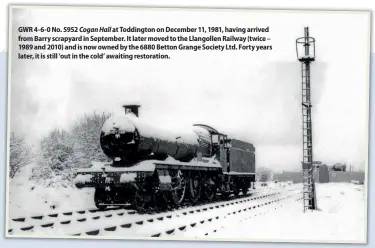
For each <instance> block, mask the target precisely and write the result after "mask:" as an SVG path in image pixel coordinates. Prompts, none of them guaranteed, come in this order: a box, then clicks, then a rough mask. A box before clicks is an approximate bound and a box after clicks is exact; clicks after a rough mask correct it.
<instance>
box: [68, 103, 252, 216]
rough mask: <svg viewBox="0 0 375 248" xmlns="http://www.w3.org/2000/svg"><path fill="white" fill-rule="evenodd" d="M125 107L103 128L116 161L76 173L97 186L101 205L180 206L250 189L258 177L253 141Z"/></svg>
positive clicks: (79, 181) (84, 183)
mask: <svg viewBox="0 0 375 248" xmlns="http://www.w3.org/2000/svg"><path fill="white" fill-rule="evenodd" d="M123 107H124V108H125V114H124V115H121V116H116V117H110V118H109V119H108V120H106V122H105V123H104V125H103V127H102V130H101V135H100V145H101V148H102V150H103V152H104V154H105V155H106V156H108V158H110V159H111V160H112V162H109V163H98V162H93V163H92V165H91V167H90V168H85V169H80V170H78V172H77V176H76V179H75V185H76V187H77V188H82V187H94V188H95V195H94V201H95V204H96V206H97V207H98V208H106V207H107V206H111V205H115V206H118V205H120V206H121V205H124V206H125V205H129V204H131V205H132V206H133V207H134V208H136V209H138V210H141V209H144V208H146V207H147V206H154V205H155V204H156V205H158V206H159V205H160V202H162V203H163V204H162V205H164V206H168V207H177V206H179V205H180V204H182V203H183V202H184V201H189V202H191V203H197V202H198V201H200V200H205V201H212V200H213V199H214V198H215V197H217V196H220V197H223V198H228V197H229V196H230V195H231V194H234V195H235V196H238V195H239V194H240V193H241V192H242V194H247V192H248V190H249V188H250V187H251V184H252V183H254V182H255V148H254V146H253V145H252V144H250V143H247V142H243V141H240V140H236V139H229V138H228V137H227V135H225V134H222V133H220V132H218V131H217V130H216V129H214V128H212V127H210V126H207V125H203V124H196V125H193V126H191V127H189V128H183V129H182V128H181V129H179V130H177V129H173V130H171V129H162V128H156V127H154V126H153V125H150V124H148V123H147V122H145V121H144V120H143V119H142V118H140V117H139V107H140V106H139V105H125V106H123ZM253 185H254V184H253Z"/></svg>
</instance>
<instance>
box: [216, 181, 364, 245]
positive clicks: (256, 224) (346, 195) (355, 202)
mask: <svg viewBox="0 0 375 248" xmlns="http://www.w3.org/2000/svg"><path fill="white" fill-rule="evenodd" d="M317 198H318V201H317V203H318V208H319V211H309V212H306V213H303V211H302V209H303V202H302V201H300V202H298V203H297V202H294V201H287V202H285V203H283V206H282V207H281V208H278V209H277V210H276V211H269V212H268V213H267V214H264V215H258V216H256V217H252V218H249V219H248V220H246V221H241V222H233V223H230V224H229V225H227V226H225V228H223V229H221V230H220V231H218V232H217V233H215V234H214V235H211V236H210V237H212V238H216V239H244V238H246V239H253V240H259V241H264V240H269V241H271V240H273V241H292V242H305V241H315V242H335V243H336V242H337V243H365V242H366V224H367V221H366V205H365V199H366V195H365V193H364V186H363V185H354V184H349V183H327V184H317Z"/></svg>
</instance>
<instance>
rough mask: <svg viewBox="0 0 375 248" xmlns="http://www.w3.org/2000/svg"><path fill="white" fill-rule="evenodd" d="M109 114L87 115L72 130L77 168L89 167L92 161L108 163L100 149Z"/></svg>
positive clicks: (95, 113)
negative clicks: (102, 130)
mask: <svg viewBox="0 0 375 248" xmlns="http://www.w3.org/2000/svg"><path fill="white" fill-rule="evenodd" d="M110 116H111V115H110V114H108V113H105V112H103V113H97V112H93V113H92V114H86V115H84V116H82V117H81V118H79V119H78V120H77V121H76V122H75V124H74V125H73V128H72V130H71V136H72V139H73V141H74V146H73V149H74V159H75V160H74V162H75V164H76V167H87V166H89V165H90V164H91V161H93V160H94V161H101V162H105V161H108V158H107V157H106V156H105V155H104V153H103V151H102V149H101V147H100V133H101V129H102V127H103V124H104V122H105V121H106V120H107V119H108V118H109V117H110Z"/></svg>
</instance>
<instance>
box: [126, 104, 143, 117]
mask: <svg viewBox="0 0 375 248" xmlns="http://www.w3.org/2000/svg"><path fill="white" fill-rule="evenodd" d="M123 107H124V109H125V114H127V113H133V114H135V115H136V116H137V117H138V109H139V108H140V107H141V105H124V106H123Z"/></svg>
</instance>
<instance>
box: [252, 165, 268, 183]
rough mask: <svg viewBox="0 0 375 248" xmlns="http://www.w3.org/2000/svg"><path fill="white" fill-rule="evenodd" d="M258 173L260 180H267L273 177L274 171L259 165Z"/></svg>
mask: <svg viewBox="0 0 375 248" xmlns="http://www.w3.org/2000/svg"><path fill="white" fill-rule="evenodd" d="M256 174H257V175H256V176H257V178H258V181H259V182H267V181H269V180H271V177H272V171H271V170H269V169H267V168H264V167H259V168H258V169H257V173H256Z"/></svg>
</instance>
